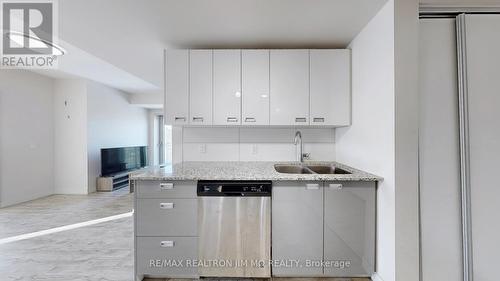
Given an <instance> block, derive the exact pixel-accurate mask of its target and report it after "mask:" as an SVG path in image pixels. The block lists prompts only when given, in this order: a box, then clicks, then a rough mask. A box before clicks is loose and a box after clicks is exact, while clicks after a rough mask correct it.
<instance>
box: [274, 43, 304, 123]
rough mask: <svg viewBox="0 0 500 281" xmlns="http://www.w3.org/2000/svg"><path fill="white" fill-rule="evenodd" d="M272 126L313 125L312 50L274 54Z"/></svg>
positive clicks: (284, 51)
mask: <svg viewBox="0 0 500 281" xmlns="http://www.w3.org/2000/svg"><path fill="white" fill-rule="evenodd" d="M270 64H271V65H270V69H271V73H270V76H271V93H270V94H271V116H270V117H271V125H309V50H271V53H270Z"/></svg>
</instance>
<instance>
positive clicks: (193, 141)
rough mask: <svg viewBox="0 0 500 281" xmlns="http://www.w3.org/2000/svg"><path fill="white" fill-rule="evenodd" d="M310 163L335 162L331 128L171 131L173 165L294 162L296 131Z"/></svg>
mask: <svg viewBox="0 0 500 281" xmlns="http://www.w3.org/2000/svg"><path fill="white" fill-rule="evenodd" d="M297 130H300V131H301V132H302V139H303V142H304V152H305V153H306V152H308V153H310V154H311V160H335V144H334V140H335V137H334V130H333V129H293V128H286V129H284V128H183V129H181V128H174V129H173V143H174V151H173V157H174V159H173V162H174V163H177V162H180V161H295V157H296V150H295V149H296V146H295V145H294V144H293V139H294V135H295V132H296V131H297Z"/></svg>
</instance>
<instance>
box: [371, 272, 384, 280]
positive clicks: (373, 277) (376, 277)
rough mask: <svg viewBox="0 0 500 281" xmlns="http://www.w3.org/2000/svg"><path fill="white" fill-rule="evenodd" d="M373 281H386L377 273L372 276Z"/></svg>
mask: <svg viewBox="0 0 500 281" xmlns="http://www.w3.org/2000/svg"><path fill="white" fill-rule="evenodd" d="M372 280H373V281H384V279H382V277H380V275H378V273H377V272H375V273H373V274H372Z"/></svg>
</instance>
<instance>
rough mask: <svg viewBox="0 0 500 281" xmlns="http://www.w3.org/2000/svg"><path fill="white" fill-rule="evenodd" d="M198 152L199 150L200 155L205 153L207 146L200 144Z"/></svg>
mask: <svg viewBox="0 0 500 281" xmlns="http://www.w3.org/2000/svg"><path fill="white" fill-rule="evenodd" d="M199 150H200V153H207V145H206V144H200V147H199Z"/></svg>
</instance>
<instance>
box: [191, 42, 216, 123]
mask: <svg viewBox="0 0 500 281" xmlns="http://www.w3.org/2000/svg"><path fill="white" fill-rule="evenodd" d="M212 59H213V58H212V50H190V51H189V78H190V79H189V113H190V118H189V124H190V125H212Z"/></svg>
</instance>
